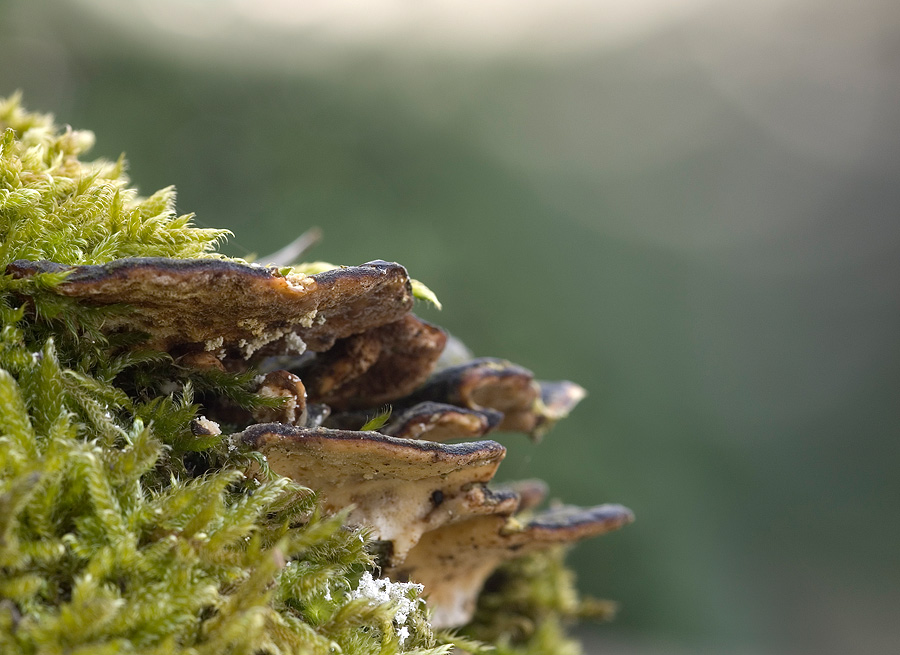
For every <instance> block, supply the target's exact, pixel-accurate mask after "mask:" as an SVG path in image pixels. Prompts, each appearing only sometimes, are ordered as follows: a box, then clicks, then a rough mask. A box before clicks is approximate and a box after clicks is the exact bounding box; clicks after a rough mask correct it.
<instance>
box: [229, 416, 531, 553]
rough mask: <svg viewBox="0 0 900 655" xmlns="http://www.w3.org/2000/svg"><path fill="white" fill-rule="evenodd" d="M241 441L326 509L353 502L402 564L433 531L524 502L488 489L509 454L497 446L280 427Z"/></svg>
mask: <svg viewBox="0 0 900 655" xmlns="http://www.w3.org/2000/svg"><path fill="white" fill-rule="evenodd" d="M236 437H237V438H239V439H240V440H241V441H242V442H243V443H244V444H246V445H248V446H250V447H251V448H254V449H255V450H258V451H260V452H261V453H263V454H264V455H265V456H266V460H267V462H268V465H269V467H270V468H271V469H272V470H273V471H274V472H275V473H278V474H280V475H284V476H286V477H289V478H291V479H292V480H294V481H296V482H298V483H299V484H302V485H304V486H307V487H310V488H312V489H316V490H317V491H320V492H321V493H322V496H323V501H324V506H325V509H326V511H330V512H336V511H339V510H341V509H343V508H345V507H348V506H351V505H352V506H353V510H352V511H351V513H350V515H349V520H350V522H351V523H354V524H358V525H367V526H370V527H371V528H372V530H373V536H374V537H375V538H376V539H380V540H382V541H390V542H392V543H393V559H394V561H398V562H399V561H402V560H403V558H404V557H405V555H406V553H407V552H408V551H409V549H410V548H412V547H413V546H414V545H415V544H416V542H418V540H419V538H420V537H421V536H422V534H424V533H425V532H427V531H429V530H434V529H435V528H437V527H440V526H442V525H444V524H446V523H450V522H454V521H459V520H462V519H465V518H467V517H470V516H474V515H481V514H496V513H502V514H503V515H509V514H511V513H512V512H514V511H515V510H516V508H517V507H518V503H519V499H518V496H516V495H515V494H512V493H494V492H491V491H490V490H489V489H488V488H487V487H486V483H487V482H488V481H489V480H490V479H491V478H492V477H493V476H494V473H495V472H496V470H497V467H498V466H499V465H500V461H501V460H502V459H503V458H504V456H505V455H506V449H505V448H504V447H503V446H501V445H500V444H498V443H497V442H495V441H475V442H470V443H462V444H439V443H435V442H431V441H415V440H410V439H398V438H396V437H389V436H386V435H383V434H378V433H377V432H351V431H348V430H329V429H326V428H292V427H289V426H286V425H282V424H280V423H270V424H263V425H254V426H252V427H249V428H247V429H246V430H244V431H243V432H242V433H240V434H238V435H236Z"/></svg>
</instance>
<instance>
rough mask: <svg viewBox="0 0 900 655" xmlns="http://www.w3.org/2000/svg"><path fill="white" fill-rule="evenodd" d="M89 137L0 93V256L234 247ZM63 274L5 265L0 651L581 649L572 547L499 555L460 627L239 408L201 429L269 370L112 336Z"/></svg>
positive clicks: (72, 257)
mask: <svg viewBox="0 0 900 655" xmlns="http://www.w3.org/2000/svg"><path fill="white" fill-rule="evenodd" d="M92 143H93V135H92V134H91V133H89V132H83V131H74V130H72V129H71V128H68V127H67V128H64V129H60V128H59V127H57V126H56V125H55V124H54V122H53V119H52V117H50V116H48V115H42V114H35V113H29V112H27V111H26V110H24V109H23V108H22V106H21V104H20V98H19V96H18V95H14V96H12V97H10V98H8V99H2V98H0V272H2V271H5V268H6V266H7V265H8V264H9V263H11V262H12V261H14V260H16V259H29V260H38V259H48V260H52V261H55V262H58V263H63V264H102V263H106V262H109V261H112V260H114V259H118V258H123V257H135V256H139V257H172V258H196V257H224V256H223V255H221V254H219V253H217V252H216V246H217V245H218V243H219V242H220V241H221V240H222V239H223V238H224V237H225V236H226V235H227V234H228V232H227V231H226V230H210V229H202V228H198V227H195V226H193V225H192V224H191V218H192V217H191V215H189V214H188V215H178V214H176V212H175V192H174V190H173V188H171V187H168V188H165V189H162V190H160V191H157V192H156V193H154V194H152V195H150V196H149V197H146V198H142V197H140V196H139V195H138V193H137V191H136V190H135V189H133V188H132V187H130V186H129V180H128V178H127V177H126V175H125V162H124V160H123V159H121V158H120V159H119V160H118V161H117V162H114V163H113V162H107V161H103V160H96V161H92V162H84V161H81V159H80V156H81V155H83V154H84V153H85V152H86V151H87V150H88V149H89V148H90V146H91V145H92ZM318 268H321V265H319V266H318ZM313 269H316V265H309V266H307V267H306V268H304V267H302V266H298V267H297V268H295V269H293V271H300V272H308V271H309V270H313ZM316 270H318V269H316ZM64 279H65V273H43V274H39V275H35V276H33V277H29V278H24V279H14V278H13V276H11V275H6V274H2V275H0V652H3V653H7V652H9V653H22V654H24V655H30V654H37V653H71V654H73V655H74V654H85V655H86V654H91V655H101V654H104V653H110V654H112V653H126V654H127V653H142V654H160V655H162V654H165V653H172V654H174V653H185V654H190V655H194V654H196V655H204V654H207V653H208V654H209V655H213V654H216V655H218V654H220V653H232V654H244V653H246V654H248V655H250V654H253V655H257V654H259V655H262V654H266V655H280V654H282V653H284V654H287V653H293V654H301V655H307V654H308V655H319V654H321V655H325V654H330V653H343V654H345V655H369V654H375V653H377V654H379V655H393V654H395V653H416V654H418V655H441V654H444V653H449V652H450V651H451V650H453V648H454V647H458V648H460V649H466V650H469V651H471V652H475V651H476V650H479V651H484V652H487V651H486V650H485V649H486V648H487V646H485V645H484V644H486V643H493V644H496V647H497V650H496V652H497V653H500V654H501V655H503V654H510V655H512V654H516V655H520V654H521V655H524V654H525V653H528V654H537V653H544V654H550V653H556V654H559V653H569V652H572V650H571V649H572V648H573V647H574V646H573V645H572V644H571V643H570V642H567V641H566V640H565V638H564V636H563V633H562V631H561V623H560V617H565V616H574V615H576V614H579V612H580V611H581V610H580V609H577V608H580V607H581V605H580V604H579V601H577V599H576V598H575V596H574V591H573V587H572V584H571V579H570V578H569V577H568V574H567V573H566V571H565V569H564V567H563V565H562V561H561V559H560V557H561V556H558V555H556V554H551V555H538V556H531V557H529V558H527V559H524V560H522V561H518V562H514V563H512V564H509V565H506V566H505V567H504V569H502V570H501V572H500V573H498V574H497V576H499V577H497V576H495V578H494V580H495V582H496V581H497V580H500V581H501V582H503V584H495V583H491V584H492V585H493V587H491V588H490V589H488V592H487V593H486V594H485V595H484V596H483V597H482V600H481V602H480V604H479V612H478V615H477V617H476V620H475V621H474V623H473V624H472V625H471V626H469V627H468V628H467V629H466V630H465V632H463V633H460V634H459V635H451V634H442V635H435V634H434V633H433V632H432V630H431V628H430V626H429V623H428V615H427V607H426V605H425V603H422V602H419V598H418V594H419V591H420V590H419V589H418V588H417V587H416V586H415V585H401V586H396V585H393V584H392V583H389V582H384V583H378V582H377V581H375V579H374V578H372V576H371V574H372V572H373V570H374V568H375V561H374V559H373V554H372V553H373V552H374V550H373V546H372V544H371V543H370V540H369V538H368V535H367V532H366V530H365V529H351V528H348V527H346V526H345V518H346V512H342V513H338V514H335V515H326V514H324V513H323V512H322V511H321V507H320V503H319V499H318V497H317V495H316V493H315V492H314V491H312V490H310V489H306V488H303V487H301V486H299V485H297V484H295V483H293V482H291V481H290V480H288V479H287V478H283V477H280V476H277V475H275V474H273V473H271V472H270V471H268V469H267V467H266V463H265V461H264V458H262V456H261V455H260V454H259V453H254V452H253V451H247V450H245V449H242V448H240V447H236V445H235V444H234V443H232V442H230V441H229V439H228V434H229V430H230V429H231V428H233V427H234V426H228V425H222V427H221V430H220V429H219V428H218V426H216V429H209V430H206V431H204V433H203V434H195V433H194V432H193V431H192V429H191V426H192V422H195V420H199V422H200V424H201V425H202V422H203V420H205V419H203V417H202V416H201V413H202V409H203V406H204V403H206V402H207V401H216V400H219V399H223V398H225V399H227V400H228V402H230V403H232V404H233V405H235V406H237V407H239V408H243V409H244V410H248V411H253V410H254V409H259V408H261V407H274V406H276V405H277V404H278V403H279V402H280V401H281V399H279V398H275V397H268V398H267V397H263V396H261V395H259V394H258V393H256V392H255V391H254V389H255V388H256V383H255V382H254V380H255V378H256V372H255V371H253V370H249V371H247V372H245V373H242V374H235V373H229V372H224V371H222V370H217V369H215V368H210V369H207V370H196V369H188V368H185V367H182V366H180V365H179V364H178V363H177V362H175V361H174V360H172V358H171V357H170V356H169V355H167V354H165V353H160V352H155V351H150V350H146V349H142V348H141V342H142V339H143V338H144V336H143V335H141V334H134V333H118V334H113V335H110V334H106V333H104V331H103V330H102V329H101V328H102V325H103V322H104V320H106V319H107V318H108V317H109V316H110V315H111V314H114V313H117V312H124V311H127V308H124V307H120V306H111V307H105V308H96V307H90V306H89V305H87V304H84V303H78V302H76V301H75V300H73V299H70V298H66V297H65V296H62V295H58V294H54V293H51V291H52V289H53V288H54V287H55V286H56V285H58V284H60V283H61V282H63V281H64ZM417 296H419V297H422V298H424V299H427V300H430V301H432V302H434V303H435V304H437V299H436V298H435V297H434V294H433V293H431V292H430V291H429V290H428V289H427V288H426V287H424V286H423V285H422V286H419V287H418V292H417ZM220 345H221V344H217V343H215V341H211V342H209V343H207V344H206V346H207V349H208V350H216V349H217V348H219V346H220ZM251 470H253V471H257V472H258V473H257V474H256V475H253V476H249V475H248V474H247V472H248V471H251ZM517 567H519V568H517ZM522 567H524V568H522ZM528 567H531V568H528ZM526 569H527V570H526ZM520 574H521V579H519V576H520ZM504 576H505V577H504ZM379 584H380V585H381V586H380V587H379V586H378V585H379ZM523 585H525V586H523ZM361 590H362V591H361ZM367 590H368V592H371V591H372V590H375V591H376V592H378V593H374V592H373V593H368V592H367ZM381 592H383V593H381ZM401 619H402V620H401ZM463 635H465V636H463Z"/></svg>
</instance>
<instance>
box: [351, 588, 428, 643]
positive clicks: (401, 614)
mask: <svg viewBox="0 0 900 655" xmlns="http://www.w3.org/2000/svg"><path fill="white" fill-rule="evenodd" d="M424 590H425V587H423V586H422V585H420V584H416V583H415V582H391V581H390V580H389V579H388V578H381V579H380V580H376V579H375V578H373V577H372V574H371V573H369V572H368V571H366V573H365V574H363V577H362V578H361V579H360V581H359V586H358V587H357V588H356V591H352V592H350V600H357V599H359V598H363V599H366V600H368V601H369V603H370V604H372V605H383V604H386V603H390V604H392V605H393V606H394V617H393V620H394V623H395V624H397V626H398V629H397V639H399V641H400V645H401V646H402V645H403V644H404V642H405V641H406V640H407V639H408V638H409V628H407V627H406V626H405V625H404V624H405V623H406V622H407V621H408V620H409V616H410V614H412V613H413V612H415V611H416V606H417V605H418V604H419V603H424V602H425V601H424V600H422V599H421V598H419V597H418V596H419V594H421V593H422V592H423V591H424ZM413 594H414V595H415V596H416V597H415V598H413V599H412V600H410V595H413Z"/></svg>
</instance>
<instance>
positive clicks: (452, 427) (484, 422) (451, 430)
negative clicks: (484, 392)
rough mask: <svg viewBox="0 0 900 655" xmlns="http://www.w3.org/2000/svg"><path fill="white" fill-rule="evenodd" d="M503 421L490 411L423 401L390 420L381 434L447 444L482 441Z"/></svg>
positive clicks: (499, 415)
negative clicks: (479, 439) (470, 440)
mask: <svg viewBox="0 0 900 655" xmlns="http://www.w3.org/2000/svg"><path fill="white" fill-rule="evenodd" d="M502 420H503V414H502V413H500V412H498V411H495V410H493V409H479V410H475V409H467V408H465V407H457V406H456V405H448V404H446V403H436V402H431V401H426V402H424V403H419V404H418V405H413V406H412V407H410V408H409V409H407V410H406V411H404V412H402V413H401V414H400V415H399V416H397V417H396V418H394V419H393V420H391V422H390V423H388V425H386V426H385V428H384V429H383V430H381V432H383V433H384V434H389V435H391V436H394V437H402V438H404V439H426V440H428V441H451V440H453V439H472V438H477V437H483V436H484V435H485V434H487V433H488V432H490V431H491V430H494V429H495V428H496V427H497V426H498V425H500V422H501V421H502Z"/></svg>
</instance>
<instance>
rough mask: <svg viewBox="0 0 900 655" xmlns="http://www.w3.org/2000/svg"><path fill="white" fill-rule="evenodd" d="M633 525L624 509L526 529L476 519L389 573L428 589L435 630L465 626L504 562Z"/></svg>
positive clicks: (442, 533)
mask: <svg viewBox="0 0 900 655" xmlns="http://www.w3.org/2000/svg"><path fill="white" fill-rule="evenodd" d="M633 520H634V515H633V514H632V513H631V511H630V510H628V509H627V508H625V507H622V506H621V505H600V506H598V507H592V508H590V509H582V508H578V507H560V508H557V509H552V510H549V511H547V512H544V513H541V514H538V515H537V516H536V517H534V518H533V519H532V520H531V521H529V522H528V523H527V524H525V525H521V524H519V523H518V521H516V520H515V519H508V518H506V517H503V516H477V517H473V518H470V519H468V520H466V521H463V522H461V523H457V524H454V525H445V526H442V527H440V528H438V529H436V530H432V531H431V532H428V533H427V534H425V535H423V536H422V538H421V539H420V540H419V542H418V543H417V544H416V546H415V547H414V548H413V549H412V550H410V552H409V553H408V554H407V556H406V559H405V561H404V562H403V563H402V564H399V565H398V566H396V567H393V568H391V569H389V570H387V571H385V573H386V574H387V575H388V576H389V577H391V578H392V579H400V580H413V581H415V582H418V583H420V584H422V585H424V587H425V597H426V598H427V599H428V605H429V607H431V608H432V611H433V615H432V624H433V625H434V626H435V627H436V628H450V627H456V626H461V625H465V624H466V623H468V622H469V621H470V620H471V619H472V615H473V613H474V611H475V603H476V600H477V598H478V594H479V593H480V592H481V588H482V587H483V586H484V583H485V581H486V580H487V579H488V577H489V576H490V575H491V573H493V572H494V570H495V569H496V568H497V567H498V566H500V564H502V563H503V562H505V561H507V560H510V559H515V558H517V557H521V556H522V555H525V554H527V553H529V552H533V551H536V550H542V549H546V548H551V547H553V546H559V545H564V544H570V543H573V542H575V541H579V540H581V539H585V538H587V537H594V536H597V535H601V534H604V533H607V532H611V531H613V530H616V529H618V528H620V527H622V526H623V525H625V524H627V523H630V522H631V521H633Z"/></svg>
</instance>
